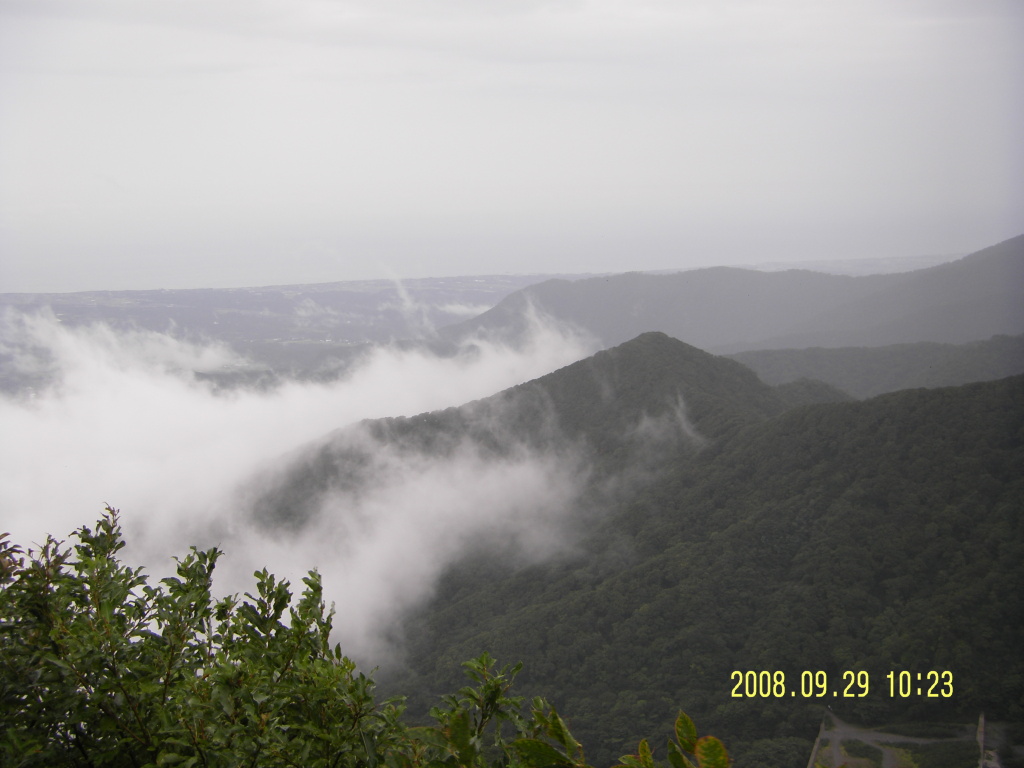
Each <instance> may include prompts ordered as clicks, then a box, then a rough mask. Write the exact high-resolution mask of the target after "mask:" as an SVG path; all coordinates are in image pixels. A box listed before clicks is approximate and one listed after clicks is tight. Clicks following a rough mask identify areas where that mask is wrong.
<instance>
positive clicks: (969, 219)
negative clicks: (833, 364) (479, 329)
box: [0, 0, 1024, 291]
mask: <svg viewBox="0 0 1024 768" xmlns="http://www.w3.org/2000/svg"><path fill="white" fill-rule="evenodd" d="M1022 94H1024V3H1021V2H1019V0H899V1H898V2H894V1H893V0H836V1H835V2H812V1H810V0H759V1H758V2H737V1H736V0H724V1H723V0H714V1H711V0H707V1H705V0H676V1H675V2H670V1H667V0H664V1H659V0H647V1H645V0H372V1H371V0H365V1H362V0H145V1H144V2H143V1H140V0H95V1H92V0H0V291H50V290H53V291H64V290H86V289H102V288H110V289H119V288H153V287H201V286H205V287H219V286H241V285H259V284H270V283H278V284H279V283H289V282H312V281H328V280H345V279H361V278H377V277H390V276H400V277H420V276H440V275H452V274H472V273H495V272H513V273H524V272H577V271H578V272H583V271H588V272H597V271H620V270H621V271H625V270H630V269H666V268H674V267H688V266H695V265H704V264H712V263H751V262H756V261H761V260H763V261H772V260H801V259H824V258H855V257H877V256H910V255H921V254H931V253H959V252H968V251H971V250H975V249H977V248H981V247H984V246H986V245H990V244H992V243H995V242H997V241H999V240H1002V239H1006V238H1007V237H1010V236H1013V235H1016V234H1019V233H1021V232H1022V231H1024V141H1022V139H1021V137H1024V96H1022Z"/></svg>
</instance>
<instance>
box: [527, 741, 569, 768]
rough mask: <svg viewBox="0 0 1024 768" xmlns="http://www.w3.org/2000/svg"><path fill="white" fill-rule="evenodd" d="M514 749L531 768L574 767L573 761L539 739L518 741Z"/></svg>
mask: <svg viewBox="0 0 1024 768" xmlns="http://www.w3.org/2000/svg"><path fill="white" fill-rule="evenodd" d="M512 748H513V749H515V751H516V752H518V753H519V756H520V757H521V758H522V759H523V761H524V762H525V763H526V764H527V765H528V766H531V768H545V767H546V766H549V765H572V764H573V763H572V761H571V760H569V759H568V758H567V757H566V756H565V755H563V754H562V753H561V752H559V751H558V750H557V749H555V748H554V747H553V746H551V745H550V744H548V743H547V742H544V741H540V740H539V739H516V740H515V741H513V742H512Z"/></svg>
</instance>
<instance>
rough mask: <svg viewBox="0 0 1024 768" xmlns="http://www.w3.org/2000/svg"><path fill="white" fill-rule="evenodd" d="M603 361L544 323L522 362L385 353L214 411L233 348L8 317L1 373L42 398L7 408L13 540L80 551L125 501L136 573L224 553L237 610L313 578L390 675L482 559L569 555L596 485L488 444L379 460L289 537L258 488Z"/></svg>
mask: <svg viewBox="0 0 1024 768" xmlns="http://www.w3.org/2000/svg"><path fill="white" fill-rule="evenodd" d="M589 352H590V350H589V349H588V347H587V345H586V343H585V342H583V341H581V340H580V339H579V338H577V337H574V336H571V335H567V334H565V333H563V332H561V331H559V330H558V329H556V328H553V327H551V326H550V325H546V324H544V323H543V322H540V321H535V323H534V327H533V329H532V333H531V334H530V337H529V341H528V343H526V344H525V345H522V346H521V347H518V348H516V349H512V348H509V347H506V346H502V345H500V344H497V343H494V342H490V341H485V340H473V341H472V342H469V343H467V344H465V345H464V348H463V349H462V351H461V352H460V354H457V355H454V356H446V357H438V356H434V355H432V354H430V353H429V352H426V351H422V350H414V351H409V350H405V351H400V350H396V349H393V348H386V347H385V348H380V349H377V350H375V351H374V352H372V353H370V354H369V355H367V357H366V358H365V359H363V360H362V361H361V363H360V364H359V365H357V366H355V367H354V369H353V370H352V371H351V373H350V374H349V375H348V376H347V377H346V378H345V379H344V380H339V381H336V382H332V383H329V384H322V383H308V382H305V383H300V382H287V383H285V384H283V385H281V386H279V387H276V388H275V389H273V390H272V391H253V390H244V389H241V390H239V389H236V390H232V391H229V392H221V393H217V392H215V391H214V390H213V389H212V388H211V387H210V386H209V385H207V384H204V383H203V382H201V381H198V380H197V379H196V377H195V375H194V373H193V372H194V371H212V370H223V369H225V368H230V367H232V366H235V367H237V366H244V365H245V361H244V360H242V359H241V358H239V357H238V356H237V355H236V354H235V353H233V352H232V351H231V350H230V349H229V348H227V347H225V346H222V345H218V344H207V345H197V344H189V343H186V342H182V341H180V340H177V339H174V338H172V337H170V336H167V335H163V334H157V333H151V332H143V331H135V332H115V331H113V330H111V329H110V328H109V327H106V326H103V325H94V326H88V327H79V328H67V327H64V326H62V325H61V324H60V322H59V321H58V320H57V319H56V318H54V317H52V316H46V315H37V316H31V317H28V316H24V315H17V314H9V315H8V316H7V317H5V318H4V321H3V323H2V324H0V356H2V358H0V359H2V361H3V365H4V369H5V370H4V373H5V375H7V376H8V377H11V376H14V377H16V376H19V375H20V376H23V377H24V376H26V375H28V376H30V377H34V378H33V379H32V381H34V382H35V383H34V385H33V386H34V391H33V392H31V394H26V391H25V390H22V391H20V392H18V393H16V394H10V393H8V394H5V395H3V396H2V397H0V424H2V425H3V429H2V430H0V511H2V522H0V529H2V530H6V531H10V532H11V534H12V538H13V539H14V540H15V541H17V542H18V543H21V544H23V545H30V544H32V543H38V542H41V541H43V539H44V538H45V536H46V534H48V533H52V534H53V535H55V536H58V537H67V535H68V534H69V533H70V532H71V531H72V530H74V529H75V528H77V527H79V526H80V525H82V524H90V525H91V524H92V522H93V521H94V520H95V518H96V517H97V516H98V514H99V513H100V511H101V510H102V505H103V504H104V503H107V502H109V503H110V504H112V505H113V506H115V507H118V508H120V509H121V511H122V522H123V524H124V527H125V530H126V534H127V538H128V541H129V548H128V550H126V553H125V558H126V560H128V561H129V562H132V563H133V564H142V565H145V566H146V567H147V570H148V572H149V573H151V574H152V575H153V576H163V575H166V574H167V573H168V572H169V571H170V570H171V568H172V564H171V563H170V562H169V560H168V558H169V557H170V556H172V555H181V554H184V552H185V551H187V548H188V546H189V545H191V544H197V545H200V546H212V545H218V546H220V547H221V548H222V549H224V550H225V551H226V555H225V557H224V559H223V560H222V562H221V564H220V566H218V570H219V576H218V581H217V588H218V590H219V591H221V592H225V593H226V592H235V591H244V590H248V589H251V587H252V576H251V574H252V571H253V570H255V569H257V568H260V567H263V566H264V565H265V566H266V567H267V568H268V569H270V570H271V571H273V572H275V573H277V574H279V575H281V576H285V577H288V578H290V579H291V580H292V583H293V585H294V584H300V579H301V576H302V575H304V573H305V572H306V571H307V570H308V569H310V568H314V567H316V568H318V569H319V570H320V571H321V572H322V573H323V574H324V578H325V585H326V590H327V597H328V600H332V601H335V602H336V603H337V606H338V611H339V618H338V621H337V627H338V629H337V633H338V639H339V641H340V642H342V643H343V646H344V647H345V648H346V649H348V650H349V652H350V653H352V654H354V655H356V656H357V657H363V658H364V659H366V660H367V661H368V662H370V663H373V662H376V661H379V660H380V659H379V654H380V653H381V652H382V651H383V650H384V647H383V646H382V645H381V643H382V637H383V635H384V633H386V632H387V630H388V629H389V627H390V626H391V625H392V623H393V622H394V620H395V619H396V618H397V617H398V616H399V615H400V614H401V612H402V611H403V610H405V609H406V608H408V607H410V606H411V605H413V604H415V603H416V602H417V601H419V600H422V599H423V598H424V597H425V596H427V595H429V593H430V591H431V589H432V588H433V585H434V583H435V581H436V579H437V577H438V576H439V575H440V573H441V572H442V571H443V569H444V568H445V567H446V566H447V565H448V564H450V563H451V562H453V561H454V560H455V559H457V558H458V557H460V556H461V555H462V554H464V553H466V552H467V551H468V550H469V549H471V548H472V547H474V546H478V545H480V544H481V543H482V542H490V543H494V542H495V541H501V542H503V546H504V547H506V548H507V549H508V550H509V551H510V552H513V553H518V556H520V557H543V556H547V555H549V554H550V553H551V552H552V550H553V549H554V548H557V544H556V543H554V542H556V541H557V540H558V538H559V537H558V536H557V531H558V525H559V523H558V520H559V512H560V511H561V510H562V509H564V508H565V507H566V506H567V505H568V504H570V503H571V499H572V497H573V495H574V494H575V492H576V490H577V485H578V478H579V468H578V467H577V466H576V465H575V464H574V463H573V461H572V460H570V459H568V458H565V457H554V456H550V455H538V454H536V453H531V452H529V451H526V450H522V451H518V452H513V454H512V455H510V456H504V457H501V458H500V459H499V458H497V457H494V456H485V455H484V454H482V453H481V452H480V451H478V450H476V449H475V448H474V447H473V446H471V445H464V446H460V447H459V448H458V449H457V450H455V451H451V452H448V453H447V454H446V455H445V456H430V455H425V454H422V455H419V456H415V457H411V456H404V455H403V456H399V455H398V454H388V455H385V454H380V456H382V457H383V458H382V459H381V462H382V466H386V467H387V468H388V469H387V472H384V473H383V474H382V475H381V476H380V482H376V483H374V484H372V486H371V487H369V488H368V490H365V491H364V492H361V493H360V494H359V495H358V497H357V496H352V495H351V494H350V495H346V494H345V493H343V492H335V493H331V494H327V495H325V496H324V498H323V499H322V500H321V508H320V509H319V514H318V515H317V517H316V519H315V520H314V521H312V522H311V523H310V524H309V525H306V526H304V527H302V528H301V529H297V530H294V531H292V532H290V533H288V534H287V535H282V533H281V531H280V530H275V529H274V528H272V527H270V528H268V527H266V526H263V527H261V526H259V525H256V524H254V523H253V521H252V517H251V514H250V510H249V509H248V508H247V507H246V503H245V502H244V499H245V493H244V492H243V491H244V489H245V488H246V487H247V486H248V485H249V484H251V483H253V482H254V478H255V477H257V476H259V475H260V473H262V472H263V470H264V469H265V468H267V467H270V466H273V465H274V464H275V462H277V461H278V460H279V457H284V456H286V455H288V454H289V453H291V452H295V451H296V450H297V449H299V448H300V447H301V446H303V445H305V444H307V443H309V442H310V441H313V440H316V439H318V438H321V437H322V436H323V435H324V434H325V433H328V432H330V431H331V430H334V429H338V428H342V427H346V426H347V425H352V424H354V423H356V422H358V421H359V420H361V419H366V418H376V417H382V416H397V415H412V414H416V413H421V412H424V411H429V410H435V409H439V408H444V407H448V406H454V405H460V404H462V403H465V402H468V401H471V400H474V399H478V398H481V397H485V396H488V395H491V394H493V393H495V392H497V391H499V390H501V389H504V388H507V387H509V386H513V385H515V384H517V383H520V382H523V381H527V380H529V379H532V378H536V377H537V376H540V375H543V374H545V373H548V372H550V371H552V370H554V369H556V368H559V367H561V366H564V365H567V364H569V363H571V362H573V361H575V360H578V359H580V358H582V357H585V356H586V355H587V354H589ZM381 450H383V448H382V449H381ZM280 461H282V462H283V461H284V459H283V458H281V459H280Z"/></svg>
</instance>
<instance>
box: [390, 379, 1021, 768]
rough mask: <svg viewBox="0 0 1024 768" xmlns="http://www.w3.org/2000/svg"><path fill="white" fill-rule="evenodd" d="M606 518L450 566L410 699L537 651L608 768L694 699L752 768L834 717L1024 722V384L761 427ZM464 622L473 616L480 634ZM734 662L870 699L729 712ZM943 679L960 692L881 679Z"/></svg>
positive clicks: (735, 706) (882, 401) (835, 407)
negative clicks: (483, 654) (576, 544)
mask: <svg viewBox="0 0 1024 768" xmlns="http://www.w3.org/2000/svg"><path fill="white" fill-rule="evenodd" d="M669 465H670V466H671V467H672V468H671V469H670V470H668V471H667V472H665V473H664V474H663V475H662V476H660V478H658V479H655V480H653V481H652V482H650V483H649V484H647V485H646V486H645V487H644V488H642V489H641V490H639V491H638V492H637V493H635V494H634V495H633V496H632V497H631V498H630V499H629V500H627V501H625V502H624V503H622V504H620V505H619V506H618V507H617V508H615V509H614V510H612V511H610V512H609V514H608V515H607V517H605V518H604V519H603V520H602V521H601V522H600V524H595V525H592V526H591V527H590V529H589V538H588V539H587V541H586V543H585V545H584V554H582V555H581V556H580V557H579V558H577V559H576V560H575V561H560V562H558V563H555V564H550V565H546V566H545V565H536V566H531V567H527V568H523V569H520V570H519V571H517V572H515V573H511V574H510V573H508V572H507V571H506V570H502V569H500V568H497V567H496V566H495V565H494V563H493V562H491V561H490V560H489V559H487V558H482V559H480V560H476V561H471V562H467V563H465V564H463V565H462V566H461V567H459V568H457V569H455V570H453V571H452V572H451V573H449V574H448V576H447V577H446V579H445V581H444V583H443V584H442V587H441V589H440V591H439V594H438V595H437V597H436V599H435V600H434V601H432V603H431V604H430V605H429V606H427V607H425V608H424V609H423V610H422V611H421V612H420V613H419V614H418V615H417V616H416V617H415V618H414V619H412V620H410V621H409V622H408V624H407V625H406V628H405V632H404V636H405V638H406V639H407V643H408V655H407V658H406V663H407V671H406V673H405V674H404V676H401V677H400V679H401V680H402V685H401V687H402V689H403V690H406V691H409V690H413V691H419V692H421V693H420V696H421V697H422V698H416V699H414V701H423V700H427V699H428V698H429V695H430V693H431V692H432V691H435V690H439V689H443V685H444V684H445V683H446V682H450V680H451V679H452V678H453V675H454V670H452V669H451V660H452V659H456V658H461V657H463V656H465V655H466V654H467V653H472V652H475V651H477V650H479V649H482V648H486V649H488V650H489V651H490V652H492V653H494V654H495V655H496V656H498V657H499V658H508V659H516V660H519V659H522V660H523V661H524V662H525V663H526V672H525V673H524V674H526V675H527V678H526V679H528V680H529V683H530V684H531V685H533V686H536V687H537V688H538V689H539V690H542V691H543V692H544V693H545V695H547V696H549V697H550V698H552V700H553V701H554V702H555V703H556V704H557V705H559V706H562V707H563V708H565V710H566V711H572V712H573V713H574V714H575V719H574V721H573V728H574V730H575V731H578V732H579V734H580V736H581V738H583V740H584V741H585V743H587V744H588V745H593V746H591V747H589V749H590V750H591V751H590V754H592V755H593V756H594V759H595V761H596V762H598V763H601V762H603V761H611V760H614V758H615V756H617V754H619V751H620V750H621V749H622V747H623V739H625V737H626V734H629V733H635V732H636V731H637V729H638V728H639V729H640V731H641V732H643V733H644V734H645V735H648V736H652V737H654V742H655V743H656V742H658V741H660V739H661V733H662V729H663V728H664V727H665V724H666V723H668V722H669V721H670V719H671V718H670V713H671V712H672V711H673V708H674V707H675V706H678V705H680V703H681V704H682V705H683V706H684V707H686V708H687V709H688V710H689V711H692V712H694V713H695V714H698V713H699V715H700V717H701V719H702V720H703V721H706V722H709V723H710V724H713V725H714V728H715V731H716V732H717V733H720V734H723V735H724V736H725V737H726V738H731V739H732V743H733V744H734V747H735V750H734V753H735V754H736V755H737V758H738V759H737V766H765V767H766V768H767V766H772V767H773V768H780V767H781V766H783V765H797V766H802V765H803V764H804V762H801V761H806V757H807V754H808V750H809V747H810V743H811V741H813V738H814V734H815V733H816V731H817V726H818V722H819V720H820V716H821V712H822V708H823V705H824V704H826V703H827V704H830V705H831V706H832V708H833V709H834V710H835V711H836V712H837V714H840V715H841V716H843V717H845V718H850V719H859V720H862V721H869V722H874V723H878V722H886V721H907V720H921V719H929V718H933V719H945V720H950V719H952V720H954V721H955V720H956V719H958V718H963V719H964V720H967V721H969V720H971V719H974V718H976V717H977V714H978V712H979V711H985V712H986V714H987V716H988V717H990V718H991V719H1007V720H1011V721H1016V722H1020V721H1021V720H1022V718H1024V683H1022V680H1024V659H1022V658H1021V656H1020V653H1019V649H1020V648H1021V647H1024V596H1022V593H1021V590H1020V585H1021V584H1022V583H1024V516H1022V514H1021V510H1022V509H1024V476H1022V473H1021V471H1020V468H1021V467H1022V466H1024V377H1013V378H1009V379H1004V380H1000V381H995V382H986V383H979V384H971V385H966V386H962V387H956V388H946V389H935V390H909V391H903V392H896V393H892V394H889V395H884V396H881V397H877V398H874V399H872V400H869V401H865V402H855V403H836V404H823V405H813V406H806V407H803V408H797V409H795V410H790V411H788V412H785V413H782V414H780V415H778V416H775V417H773V418H769V419H767V420H762V421H752V422H750V423H748V424H747V425H746V426H744V427H742V428H740V429H737V430H734V431H731V432H729V433H727V434H725V435H723V437H722V438H721V439H718V440H715V441H711V442H709V444H707V445H706V446H705V448H704V449H703V450H702V451H701V452H700V453H699V454H697V455H696V456H695V457H694V456H687V457H686V458H685V460H679V461H674V462H673V461H671V460H670V461H669ZM466 617H472V619H471V620H468V621H467V620H466ZM735 670H740V671H742V670H755V671H756V670H782V671H784V672H785V674H786V677H787V680H788V681H789V685H790V686H791V690H792V686H796V685H798V681H799V680H800V675H801V672H802V671H806V670H822V671H825V672H827V674H828V675H829V679H830V681H831V686H832V687H833V688H840V689H841V688H842V685H841V684H840V680H841V675H842V673H843V671H866V672H868V673H869V674H870V680H871V685H872V689H871V692H870V694H869V695H867V696H865V697H862V698H842V697H839V698H833V697H831V696H829V697H828V698H826V699H820V698H803V697H801V696H799V695H798V696H797V697H795V698H790V697H788V696H787V697H784V698H771V697H769V698H733V697H732V696H731V695H730V692H731V691H732V689H733V685H734V681H733V680H732V679H731V678H730V675H731V673H732V672H733V671H735ZM901 670H906V671H910V672H911V673H914V674H916V673H917V672H921V673H926V672H927V671H928V670H947V671H950V672H952V674H953V678H954V680H955V688H954V690H955V693H954V695H953V696H952V697H951V698H927V697H924V696H911V697H908V698H901V697H899V696H898V695H897V696H890V694H889V691H888V683H887V682H886V675H887V673H888V672H889V671H897V672H898V671H901Z"/></svg>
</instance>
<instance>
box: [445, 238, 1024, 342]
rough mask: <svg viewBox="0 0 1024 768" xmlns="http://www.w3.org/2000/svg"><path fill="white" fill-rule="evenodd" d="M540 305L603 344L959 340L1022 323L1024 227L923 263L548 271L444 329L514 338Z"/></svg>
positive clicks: (453, 334)
mask: <svg viewBox="0 0 1024 768" xmlns="http://www.w3.org/2000/svg"><path fill="white" fill-rule="evenodd" d="M530 312H539V313H541V314H543V315H548V316H550V317H552V318H554V319H556V320H558V321H561V322H565V323H568V324H570V325H572V326H575V327H577V328H579V329H581V330H583V331H585V332H587V333H589V334H591V335H592V336H594V337H595V338H596V339H597V340H598V342H599V343H600V344H601V345H602V346H606V347H607V346H614V345H615V344H620V343H622V342H624V341H626V340H628V339H631V338H633V337H634V336H636V335H638V334H640V333H643V332H645V331H652V330H656V331H663V332H665V333H667V334H669V335H670V336H673V337H675V338H678V339H682V340H684V341H686V342H687V343H689V344H693V345H695V346H697V347H700V348H702V349H707V350H710V351H713V352H719V353H724V352H739V351H743V350H751V349H772V348H800V347H811V346H821V347H840V346H881V345H888V344H898V343H906V342H916V341H931V342H945V343H963V342H968V341H975V340H980V339H987V338H989V337H990V336H993V335H996V334H1019V333H1024V235H1022V236H1019V237H1016V238H1013V239H1011V240H1007V241H1005V242H1003V243H1000V244H998V245H995V246H992V247H990V248H986V249H984V250H982V251H979V252H977V253H975V254H972V255H970V256H967V257H964V258H962V259H959V260H957V261H954V262H950V263H947V264H942V265H939V266H936V267H931V268H928V269H922V270H917V271H915V272H909V273H902V274H888V275H869V276H863V277H851V276H844V275H829V274H823V273H818V272H808V271H803V270H790V271H785V272H756V271H752V270H744V269H736V268H730V267H715V268H710V269H699V270H693V271H690V272H681V273H677V274H669V275H650V274H640V273H633V274H625V275H615V276H607V277H594V278H589V279H585V280H577V281H574V282H569V281H566V280H549V281H547V282H544V283H540V284H538V285H533V286H529V287H527V288H524V289H522V290H521V291H518V292H516V293H514V294H512V295H510V296H508V297H507V298H505V299H504V300H502V301H501V302H500V303H499V304H498V305H497V306H496V307H494V308H493V309H491V310H489V311H487V312H485V313H483V314H482V315H480V316H479V317H476V318H473V319H471V320H466V321H463V322H460V323H456V324H453V325H451V326H448V327H446V328H444V329H442V333H443V334H444V335H445V336H446V337H448V338H458V337H461V336H464V335H467V334H471V333H475V332H478V331H480V330H485V331H487V332H490V333H493V334H496V335H499V336H507V337H512V338H514V337H515V336H516V335H517V334H519V333H521V331H522V329H523V328H524V327H525V325H526V323H525V319H524V318H525V317H527V316H528V315H529V313H530Z"/></svg>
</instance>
